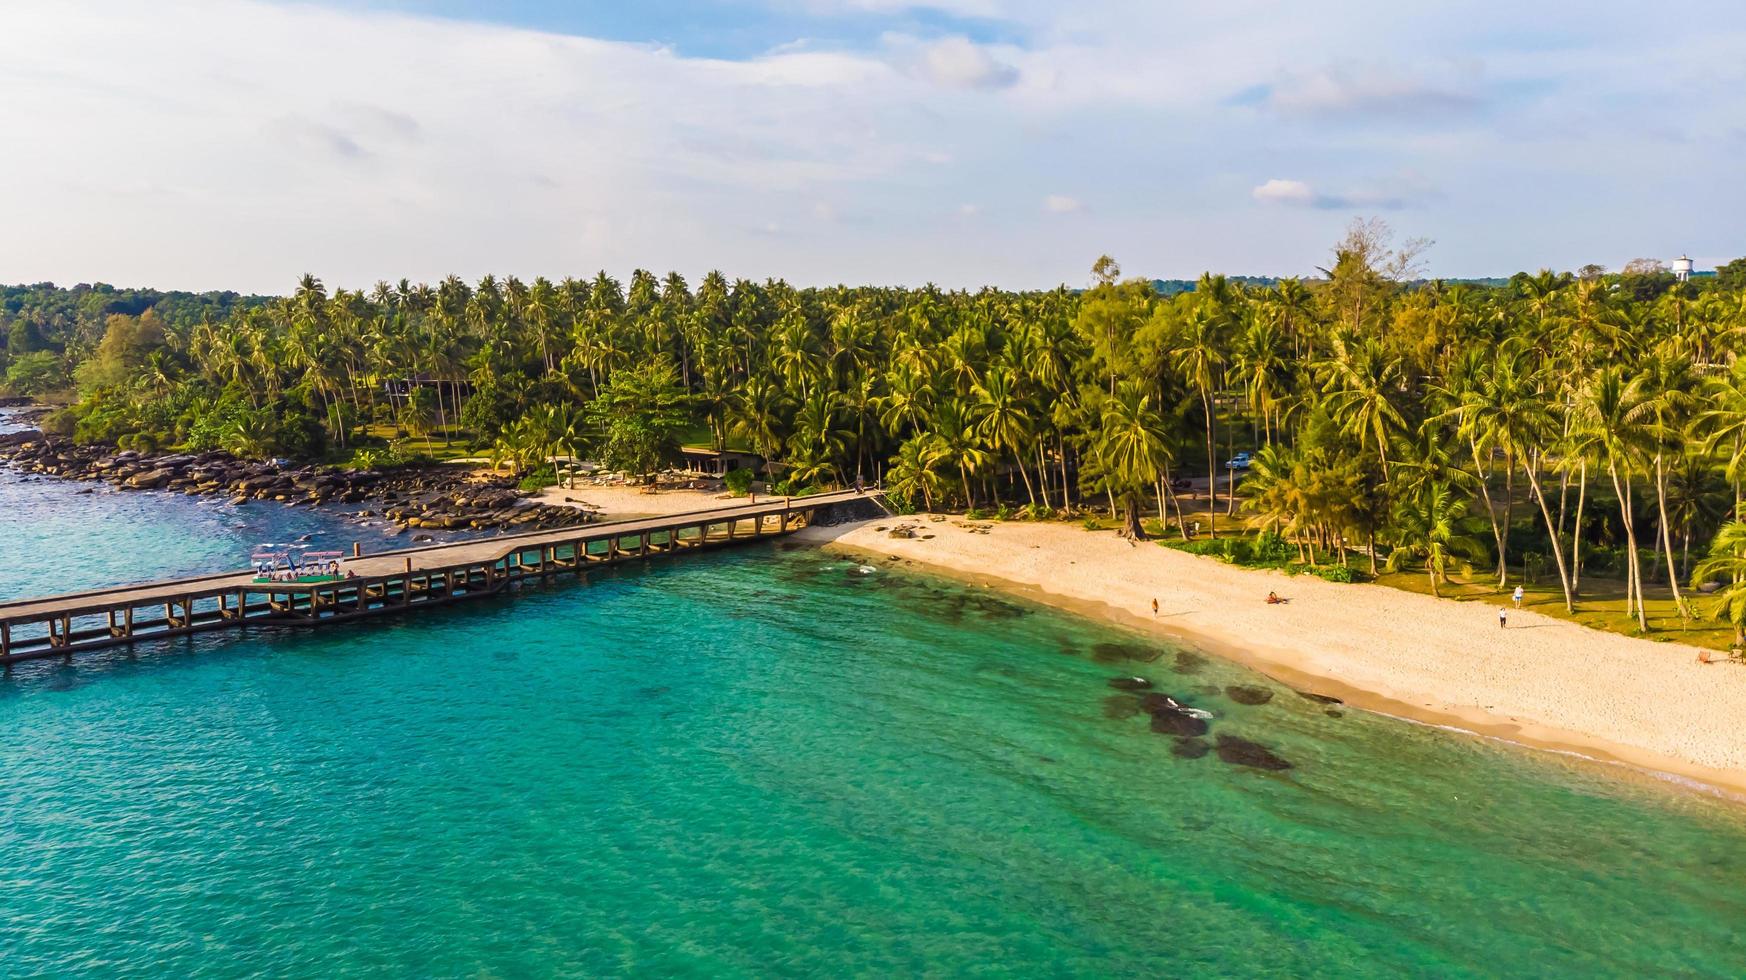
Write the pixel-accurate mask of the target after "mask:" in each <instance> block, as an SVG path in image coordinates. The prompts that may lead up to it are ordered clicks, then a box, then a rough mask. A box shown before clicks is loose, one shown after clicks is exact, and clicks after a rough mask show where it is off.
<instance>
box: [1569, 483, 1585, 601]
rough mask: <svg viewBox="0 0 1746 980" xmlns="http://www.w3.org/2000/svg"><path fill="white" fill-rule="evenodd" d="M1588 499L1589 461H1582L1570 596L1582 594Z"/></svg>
mask: <svg viewBox="0 0 1746 980" xmlns="http://www.w3.org/2000/svg"><path fill="white" fill-rule="evenodd" d="M1587 497H1588V460H1586V459H1585V460H1583V461H1582V469H1581V471H1580V474H1579V476H1578V478H1577V483H1576V523H1574V524H1572V525H1571V527H1570V594H1571V595H1572V596H1578V595H1581V594H1582V505H1583V503H1584V502H1585V499H1586V498H1587Z"/></svg>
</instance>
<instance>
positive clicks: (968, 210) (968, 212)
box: [958, 204, 982, 218]
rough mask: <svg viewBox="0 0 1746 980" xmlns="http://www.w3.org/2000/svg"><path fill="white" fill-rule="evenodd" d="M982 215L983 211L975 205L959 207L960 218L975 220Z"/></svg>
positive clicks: (961, 205)
mask: <svg viewBox="0 0 1746 980" xmlns="http://www.w3.org/2000/svg"><path fill="white" fill-rule="evenodd" d="M981 213H982V209H981V208H979V207H977V206H976V205H974V204H960V205H958V216H959V217H961V218H974V217H976V216H977V215H979V214H981Z"/></svg>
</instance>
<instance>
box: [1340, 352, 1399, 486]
mask: <svg viewBox="0 0 1746 980" xmlns="http://www.w3.org/2000/svg"><path fill="white" fill-rule="evenodd" d="M1324 370H1325V371H1326V373H1327V381H1326V382H1325V383H1324V384H1323V385H1322V391H1323V392H1324V393H1325V394H1327V396H1328V408H1329V409H1330V411H1332V413H1333V415H1334V418H1335V419H1337V420H1339V422H1340V425H1341V427H1342V429H1343V430H1344V431H1345V433H1346V434H1347V435H1349V436H1351V437H1353V438H1355V439H1365V438H1367V439H1370V440H1371V441H1372V442H1374V444H1375V445H1376V456H1377V459H1378V460H1380V461H1381V463H1382V479H1383V481H1384V482H1387V480H1388V440H1389V437H1390V436H1391V435H1393V434H1394V433H1396V432H1399V431H1401V430H1402V429H1405V428H1406V419H1404V418H1402V417H1401V414H1400V410H1399V409H1397V408H1395V407H1394V399H1395V398H1396V397H1398V395H1399V392H1400V391H1401V390H1403V389H1404V388H1405V387H1406V377H1405V375H1404V373H1403V372H1402V370H1401V360H1400V358H1399V357H1397V356H1394V355H1391V354H1389V353H1388V351H1387V350H1385V349H1384V348H1383V346H1382V344H1381V343H1379V342H1377V341H1375V340H1369V341H1365V342H1363V343H1361V344H1357V345H1356V346H1354V345H1353V344H1352V343H1351V342H1349V341H1347V340H1345V339H1343V338H1342V339H1337V340H1336V341H1335V355H1334V357H1333V359H1332V360H1329V361H1326V362H1324Z"/></svg>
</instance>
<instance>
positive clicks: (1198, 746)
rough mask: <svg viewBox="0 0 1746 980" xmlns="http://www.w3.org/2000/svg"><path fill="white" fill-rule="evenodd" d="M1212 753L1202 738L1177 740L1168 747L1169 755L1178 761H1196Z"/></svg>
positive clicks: (1210, 747)
mask: <svg viewBox="0 0 1746 980" xmlns="http://www.w3.org/2000/svg"><path fill="white" fill-rule="evenodd" d="M1210 751H1212V746H1210V745H1208V744H1206V739H1204V738H1179V739H1177V740H1176V744H1175V745H1172V746H1170V754H1171V755H1173V756H1176V757H1177V758H1178V759H1198V758H1200V757H1201V756H1204V755H1206V754H1207V753H1208V752H1210Z"/></svg>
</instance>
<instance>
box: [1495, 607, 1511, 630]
mask: <svg viewBox="0 0 1746 980" xmlns="http://www.w3.org/2000/svg"><path fill="white" fill-rule="evenodd" d="M1509 625H1510V611H1509V610H1508V609H1505V608H1504V607H1502V606H1499V607H1497V628H1498V629H1500V630H1501V629H1508V628H1509Z"/></svg>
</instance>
